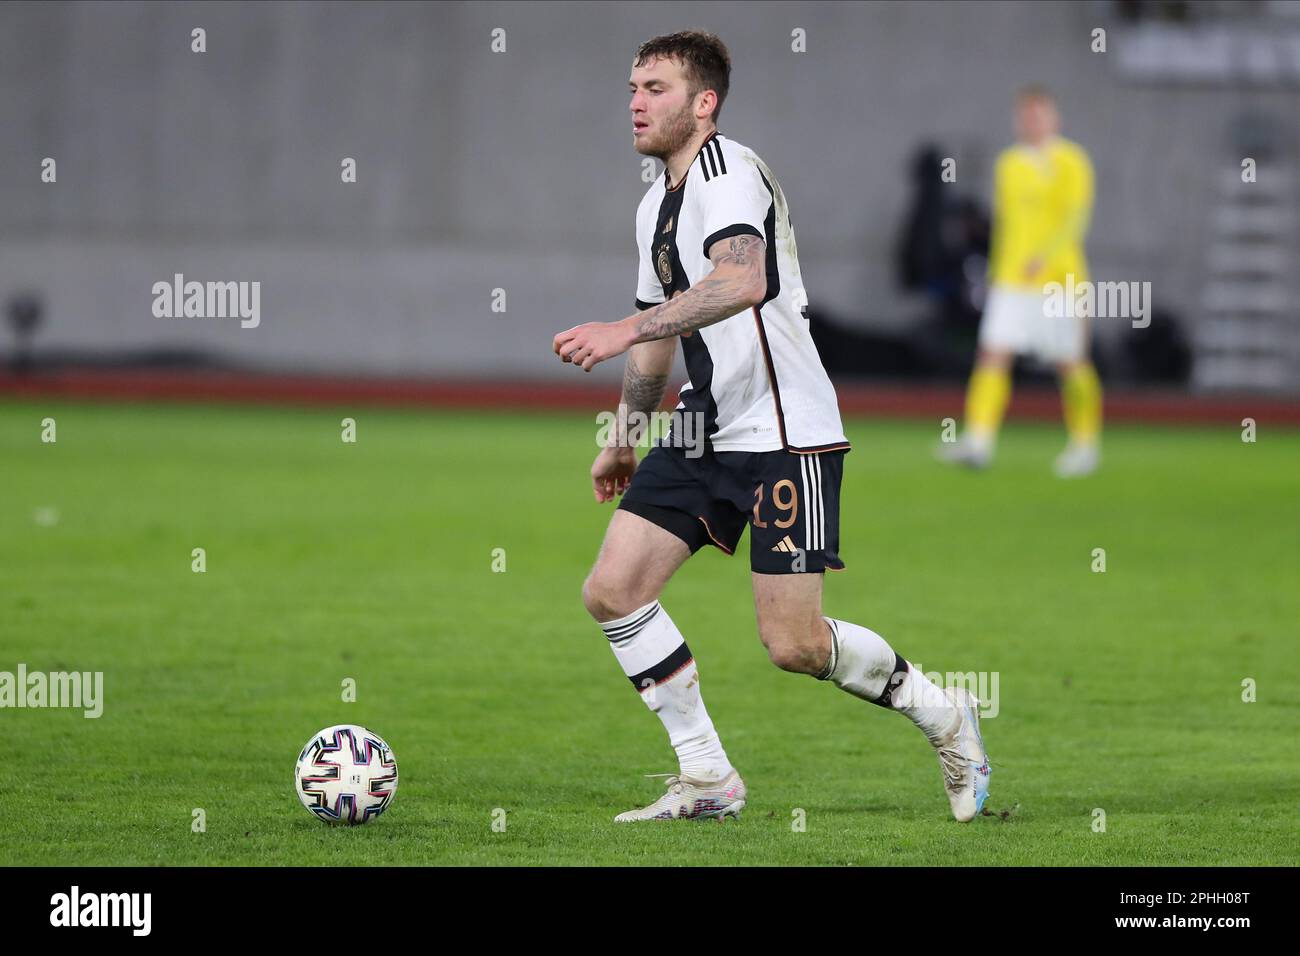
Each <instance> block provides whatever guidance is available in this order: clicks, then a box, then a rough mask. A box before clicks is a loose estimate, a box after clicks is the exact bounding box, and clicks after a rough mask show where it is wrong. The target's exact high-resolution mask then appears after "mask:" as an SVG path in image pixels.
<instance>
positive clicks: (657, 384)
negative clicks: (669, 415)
mask: <svg viewBox="0 0 1300 956" xmlns="http://www.w3.org/2000/svg"><path fill="white" fill-rule="evenodd" d="M676 354H677V340H676V339H675V338H669V339H662V340H659V341H655V342H639V343H637V344H636V345H633V346H632V347H631V348H630V349H629V350H628V353H627V365H626V366H625V367H624V369H623V395H622V398H621V399H619V404H618V421H617V427H616V428H615V430H614V433H613V434H612V435H611V442H610V444H611V445H614V446H616V447H631V446H633V445H635V444H636V442H637V440H638V439H639V438H640V436H639V435H633V434H630V432H629V429H628V419H629V417H630V413H632V412H639V413H641V415H643V416H645V418H646V419H648V418H649V416H650V415H652V414H654V413H655V412H656V411H658V410H659V405H660V403H661V402H662V401H663V400H664V391H665V389H666V388H667V386H668V376H669V375H670V374H671V372H672V369H673V357H674V356H675V355H676ZM643 420H644V419H643Z"/></svg>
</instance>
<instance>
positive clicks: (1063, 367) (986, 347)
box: [940, 87, 1101, 478]
mask: <svg viewBox="0 0 1300 956" xmlns="http://www.w3.org/2000/svg"><path fill="white" fill-rule="evenodd" d="M1059 129H1060V116H1059V114H1058V113H1057V109H1056V103H1055V102H1054V101H1053V99H1052V97H1051V95H1050V94H1049V93H1047V92H1046V91H1044V90H1042V89H1039V88H1037V87H1031V88H1028V89H1025V90H1022V91H1021V92H1020V93H1019V95H1018V96H1017V97H1016V132H1017V134H1018V136H1019V142H1017V143H1016V144H1015V145H1014V146H1010V147H1008V148H1007V149H1005V150H1003V151H1002V153H1001V155H999V156H998V160H997V165H996V168H995V171H994V189H993V239H992V250H991V253H990V256H989V295H988V301H987V303H986V304H985V308H984V316H983V319H982V320H981V322H980V332H979V351H978V353H977V355H976V359H975V370H974V372H972V373H971V378H970V385H969V386H968V388H967V392H966V422H965V430H964V431H963V433H962V436H961V438H960V439H959V440H958V441H957V442H956V443H954V444H949V445H947V446H943V447H941V450H940V454H941V457H942V458H943V459H944V460H946V461H949V462H953V463H957V464H964V465H969V466H972V467H976V468H983V467H985V466H987V465H988V464H990V463H991V462H992V460H993V452H994V447H995V445H996V442H997V435H998V428H999V426H1000V425H1001V424H1002V416H1003V414H1004V413H1005V411H1006V408H1007V403H1008V401H1009V400H1010V398H1011V369H1012V363H1013V362H1014V361H1015V357H1016V356H1017V355H1035V356H1037V357H1039V358H1041V359H1042V360H1043V361H1046V362H1051V363H1054V364H1055V366H1056V370H1057V374H1058V376H1059V380H1060V383H1061V398H1062V404H1063V406H1064V412H1065V427H1066V430H1067V431H1068V433H1069V444H1068V445H1067V446H1066V448H1065V451H1063V452H1062V453H1061V454H1060V455H1059V456H1058V457H1057V459H1056V466H1055V470H1056V474H1057V475H1059V476H1061V477H1063V478H1068V477H1077V476H1080V475H1087V474H1090V473H1091V472H1093V471H1095V470H1096V468H1097V466H1098V464H1099V463H1100V460H1101V456H1100V451H1099V441H1100V437H1101V382H1100V381H1099V379H1098V378H1097V371H1096V369H1095V368H1093V365H1092V362H1091V360H1090V359H1089V358H1088V326H1087V317H1086V316H1084V315H1081V314H1078V313H1079V310H1078V309H1077V308H1076V309H1069V308H1067V309H1061V308H1059V305H1060V303H1061V302H1062V301H1064V302H1067V303H1068V302H1071V301H1073V297H1071V296H1061V295H1059V290H1060V289H1061V288H1063V287H1064V286H1065V285H1066V283H1067V281H1070V279H1069V277H1073V280H1072V281H1073V282H1075V283H1076V284H1077V283H1081V282H1087V281H1088V264H1087V261H1086V259H1085V258H1084V254H1083V239H1084V235H1085V234H1086V233H1087V230H1088V220H1089V216H1090V214H1091V212H1092V198H1093V174H1092V163H1091V162H1090V161H1089V159H1088V154H1087V153H1086V152H1085V151H1084V149H1083V147H1082V146H1080V145H1079V144H1078V143H1074V142H1071V141H1070V140H1068V139H1065V138H1064V137H1062V136H1061V135H1059V133H1058V130H1059ZM1053 283H1058V284H1059V285H1058V286H1057V287H1056V289H1057V290H1058V294H1057V295H1056V296H1055V297H1053V296H1050V295H1049V292H1050V291H1051V290H1052V286H1051V284H1053ZM1053 303H1055V305H1056V306H1057V307H1055V308H1053V307H1052V305H1053ZM1061 312H1065V313H1066V314H1059V313H1061Z"/></svg>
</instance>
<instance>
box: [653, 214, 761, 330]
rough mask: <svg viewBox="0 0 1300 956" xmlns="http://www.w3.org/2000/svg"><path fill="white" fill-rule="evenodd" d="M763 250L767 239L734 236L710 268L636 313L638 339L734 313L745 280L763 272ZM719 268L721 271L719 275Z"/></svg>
mask: <svg viewBox="0 0 1300 956" xmlns="http://www.w3.org/2000/svg"><path fill="white" fill-rule="evenodd" d="M766 250H767V245H766V243H764V242H763V240H762V239H759V238H757V237H755V236H735V237H733V238H732V239H731V240H730V241H729V242H728V244H727V249H726V251H724V252H722V253H720V254H719V255H718V256H717V258H716V259H714V261H713V268H714V271H713V272H711V273H709V274H708V275H707V276H705V277H704V278H703V279H701V280H700V281H699V282H697V283H695V285H693V286H691V287H690V288H689V289H687V290H686V291H685V292H680V293H678V294H677V295H675V296H673V297H672V298H671V299H669V300H668V301H667V302H664V303H663V304H661V305H656V306H655V307H654V308H653V309H647V310H646V311H644V312H642V313H641V314H640V315H639V316H638V317H637V323H636V331H637V341H639V342H647V341H651V340H653V339H666V338H669V337H670V336H673V335H681V334H682V333H683V332H691V331H694V330H695V329H701V328H704V326H706V325H712V324H713V323H714V322H720V321H721V320H723V319H726V318H730V317H731V316H733V315H735V314H736V313H737V312H739V311H740V310H741V308H743V304H742V303H744V302H745V298H744V295H743V290H744V288H745V285H746V283H747V282H749V281H752V280H753V278H754V276H755V275H756V274H758V275H761V274H762V273H763V270H764V262H765V254H766ZM724 266H725V267H726V268H725V269H724V268H723V267H724ZM719 270H721V271H723V273H724V274H723V275H721V276H720V275H718V272H719Z"/></svg>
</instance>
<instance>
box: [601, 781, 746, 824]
mask: <svg viewBox="0 0 1300 956" xmlns="http://www.w3.org/2000/svg"><path fill="white" fill-rule="evenodd" d="M649 776H652V777H667V778H668V791H667V792H666V793H665V794H664V795H663V796H662V797H660V798H659V799H658V800H656V801H655V802H654V803H652V804H650V806H648V807H643V808H641V809H640V810H628V811H627V812H626V813H620V814H619V815H618V816H616V817H615V818H614V822H615V823H630V822H632V821H634V820H701V819H705V818H708V817H716V818H718V819H720V820H721V819H725V818H727V817H738V816H740V811H741V810H743V809H744V807H745V781H743V780H741V779H740V774H739V773H737V772H736V771H735V770H732V771H731V773H729V774H727V776H726V777H724V778H723V779H721V780H719V781H718V782H717V783H708V782H705V781H702V780H692V779H691V778H690V777H682V776H678V775H677V774H668V773H665V774H649Z"/></svg>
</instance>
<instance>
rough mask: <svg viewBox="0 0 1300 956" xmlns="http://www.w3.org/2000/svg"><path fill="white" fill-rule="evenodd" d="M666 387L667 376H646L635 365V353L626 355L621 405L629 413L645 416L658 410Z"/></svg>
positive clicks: (630, 351) (639, 367)
mask: <svg viewBox="0 0 1300 956" xmlns="http://www.w3.org/2000/svg"><path fill="white" fill-rule="evenodd" d="M667 386H668V376H667V375H654V374H648V373H646V372H643V371H642V370H641V366H639V365H637V363H636V351H635V350H629V351H628V353H627V365H626V367H625V368H624V369H623V404H624V405H626V406H627V407H628V409H629V410H630V411H634V412H645V413H646V414H647V415H648V414H650V413H651V412H653V411H656V410H657V409H658V408H659V403H660V402H662V401H663V400H664V389H665V388H666V387H667Z"/></svg>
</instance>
